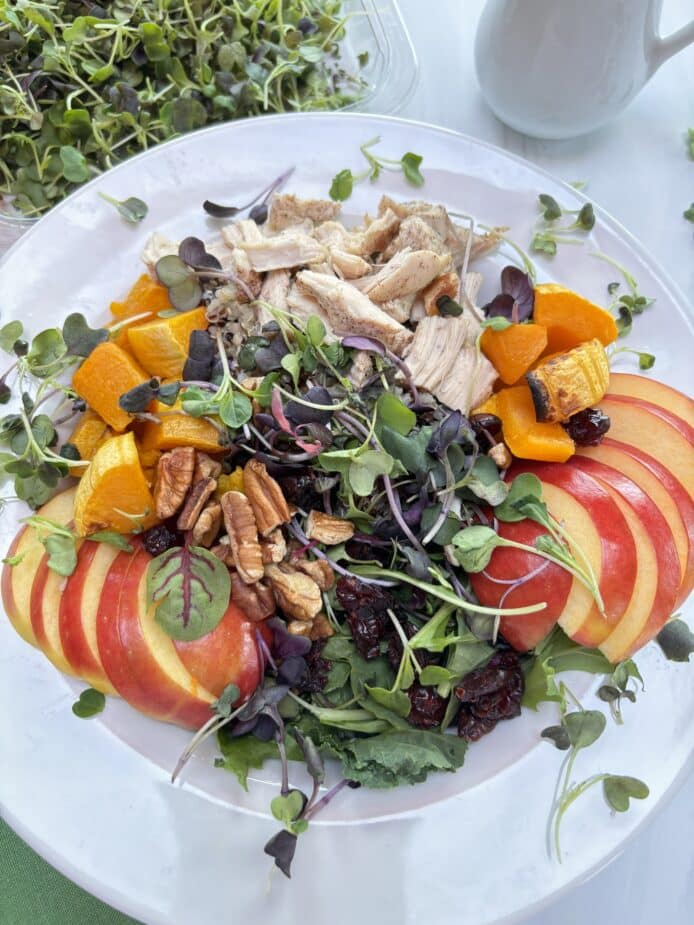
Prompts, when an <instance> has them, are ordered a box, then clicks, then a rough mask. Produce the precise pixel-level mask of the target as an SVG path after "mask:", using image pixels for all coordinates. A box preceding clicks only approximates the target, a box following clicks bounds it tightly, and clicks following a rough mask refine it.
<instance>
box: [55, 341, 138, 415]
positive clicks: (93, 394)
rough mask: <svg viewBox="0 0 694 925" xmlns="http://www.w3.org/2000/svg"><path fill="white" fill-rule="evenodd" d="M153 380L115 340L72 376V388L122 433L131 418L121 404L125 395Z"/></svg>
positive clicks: (104, 346) (89, 357)
mask: <svg viewBox="0 0 694 925" xmlns="http://www.w3.org/2000/svg"><path fill="white" fill-rule="evenodd" d="M150 378H151V377H150V376H149V375H148V373H146V372H145V370H144V369H142V367H141V366H140V365H139V364H138V363H137V362H136V361H135V360H134V359H133V358H132V357H131V356H130V355H129V354H128V353H126V352H125V350H123V349H122V347H119V346H118V345H117V344H114V343H112V342H111V341H106V342H105V343H103V344H99V345H98V347H95V348H94V350H92V352H91V353H90V354H89V356H88V357H87V358H86V360H85V361H84V362H83V363H82V365H81V366H80V367H79V369H78V370H77V371H76V373H75V374H74V376H73V377H72V387H73V389H74V390H75V392H77V394H78V395H79V396H80V398H83V399H84V400H85V401H86V403H87V404H88V405H89V407H90V408H92V410H93V411H96V413H97V414H98V415H100V416H101V417H102V418H103V419H104V421H106V423H107V424H108V425H109V426H110V427H112V428H113V429H114V430H115V431H117V432H121V431H124V430H125V428H126V427H127V426H128V424H130V422H131V417H130V415H129V414H128V413H127V411H123V409H122V408H121V407H120V405H119V404H118V400H119V398H120V397H121V395H123V393H124V392H127V391H129V390H130V389H132V388H134V387H135V386H136V385H140V384H141V383H143V382H147V381H148V380H149V379H150Z"/></svg>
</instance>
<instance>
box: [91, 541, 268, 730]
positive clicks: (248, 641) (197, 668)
mask: <svg viewBox="0 0 694 925" xmlns="http://www.w3.org/2000/svg"><path fill="white" fill-rule="evenodd" d="M150 561H151V557H150V556H149V555H148V553H146V552H145V551H144V550H143V549H142V548H138V549H137V551H136V552H135V553H134V554H128V553H119V554H118V556H117V557H116V559H115V560H114V563H113V565H112V566H111V569H110V570H109V573H108V575H107V578H106V582H105V584H104V589H103V591H102V596H101V601H100V604H99V616H98V619H97V640H98V646H99V654H100V656H101V660H102V663H103V665H104V669H105V670H106V673H107V674H108V676H109V678H110V680H111V682H112V684H113V685H114V687H115V688H116V690H117V691H118V692H119V694H120V695H121V696H122V697H123V698H124V699H125V700H126V701H128V703H130V704H131V705H132V706H134V707H135V708H136V709H138V710H140V711H141V712H143V713H147V714H148V715H150V716H153V717H155V718H157V719H161V720H164V721H166V722H172V723H177V724H178V725H181V726H186V727H188V728H191V729H196V728H198V727H200V726H202V725H203V723H205V722H206V721H207V720H208V719H209V718H210V716H211V715H212V712H211V710H210V704H211V703H212V701H213V700H214V699H215V697H216V696H218V695H219V694H221V692H222V690H223V689H224V688H225V687H226V686H227V685H228V684H232V683H233V684H236V686H237V687H238V688H239V691H240V697H239V699H240V700H245V699H246V698H247V697H249V696H250V695H251V694H252V693H253V691H254V690H255V689H256V687H257V686H258V684H259V683H260V681H261V680H262V671H263V666H262V662H261V658H260V655H259V652H258V646H257V641H256V637H255V632H254V624H252V623H251V622H250V621H248V620H246V619H245V617H244V616H243V614H242V612H241V611H240V610H239V608H238V607H236V606H235V605H233V604H231V605H230V606H229V608H228V609H227V611H226V612H225V614H224V616H223V617H222V619H221V620H220V622H219V623H218V625H217V626H216V627H215V629H214V630H213V631H212V632H211V633H208V634H207V635H205V636H203V637H201V638H200V639H198V640H195V641H193V642H190V643H179V642H177V643H174V641H173V640H172V639H171V638H170V637H169V636H167V634H166V633H165V632H164V630H163V629H162V627H161V626H159V624H158V623H157V622H156V619H155V613H156V608H154V607H147V596H146V581H147V567H148V565H149V562H150ZM114 595H115V596H116V597H117V602H116V605H115V607H114V604H113V600H114ZM109 600H110V601H111V604H110V605H109ZM109 611H110V612H109ZM232 645H233V646H234V650H233V651H231V649H230V650H229V651H226V650H225V647H226V646H232ZM179 653H181V654H179ZM186 662H187V663H188V665H187V664H186ZM188 666H190V668H191V669H192V670H193V671H194V672H195V674H194V673H193V672H192V671H191V670H189V667H188ZM208 679H209V681H208ZM208 683H209V684H210V687H208ZM211 687H212V688H213V689H210V688H211Z"/></svg>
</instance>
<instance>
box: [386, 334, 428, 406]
mask: <svg viewBox="0 0 694 925" xmlns="http://www.w3.org/2000/svg"><path fill="white" fill-rule="evenodd" d="M385 355H386V359H388V360H390V362H391V363H393V364H394V365H395V366H397V367H398V369H399V370H400V372H401V373H402V374H403V376H404V377H405V382H406V383H407V388H408V389H409V390H410V392H411V393H412V402H413V404H412V407H413V408H419V407H420V404H419V392H418V391H417V386H416V385H415V384H414V379H413V378H412V370H411V369H410V367H409V366H408V365H407V363H406V362H405V361H404V360H401V359H400V357H399V356H397V354H395V353H393V352H392V351H391V350H388V348H386V354H385Z"/></svg>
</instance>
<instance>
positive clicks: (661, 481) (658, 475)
mask: <svg viewBox="0 0 694 925" xmlns="http://www.w3.org/2000/svg"><path fill="white" fill-rule="evenodd" d="M634 378H639V377H634ZM576 455H577V456H583V457H586V458H588V459H595V460H597V461H598V462H601V463H604V464H605V465H607V466H612V468H613V469H617V470H618V471H619V472H621V473H622V474H623V475H626V476H627V478H630V479H631V480H632V481H633V482H636V484H637V485H638V486H639V488H641V490H642V491H645V493H646V494H647V495H648V496H649V498H650V499H651V500H652V501H653V502H654V504H655V505H656V506H657V507H658V508H659V510H660V511H661V512H662V514H663V516H664V517H665V520H666V521H667V524H668V526H669V527H670V530H671V532H672V538H673V540H674V542H675V547H676V549H677V555H678V558H679V563H680V590H679V593H678V596H677V600H676V601H675V609H676V608H677V607H679V606H680V604H681V603H682V602H683V601H685V600H686V599H687V597H688V596H689V593H690V592H691V590H692V588H694V502H692V500H691V498H690V497H689V495H688V494H687V492H686V491H685V490H684V488H683V487H682V486H681V485H680V483H679V482H678V481H677V480H676V479H675V478H674V477H673V476H672V475H671V474H670V472H668V471H667V470H666V469H665V468H664V467H663V466H661V465H660V463H658V462H656V460H655V459H653V457H652V456H648V455H647V454H646V453H642V452H641V451H640V450H636V449H634V448H633V447H629V446H628V445H627V444H623V443H619V442H618V441H616V440H611V439H610V438H609V437H606V438H605V439H604V440H603V441H602V443H600V444H599V445H598V446H591V447H578V448H577V449H576ZM574 458H575V457H574Z"/></svg>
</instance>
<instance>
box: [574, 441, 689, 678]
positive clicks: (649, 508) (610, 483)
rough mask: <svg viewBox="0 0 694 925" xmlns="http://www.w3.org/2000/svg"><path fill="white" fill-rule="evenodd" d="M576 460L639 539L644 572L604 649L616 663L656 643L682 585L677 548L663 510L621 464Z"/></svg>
mask: <svg viewBox="0 0 694 925" xmlns="http://www.w3.org/2000/svg"><path fill="white" fill-rule="evenodd" d="M571 465H573V466H577V467H578V468H579V469H580V470H581V471H583V472H588V473H589V474H590V475H591V476H593V477H594V478H596V479H597V480H598V481H599V482H600V483H601V484H602V485H603V486H604V487H605V488H606V489H607V491H608V492H609V493H610V495H611V496H612V498H613V499H614V501H615V502H616V503H617V505H618V506H619V508H620V510H621V511H622V513H623V514H624V516H625V517H626V519H627V522H628V523H629V527H630V529H631V531H632V533H633V535H634V540H635V542H636V552H637V557H638V575H637V579H636V582H635V584H634V587H633V594H632V597H631V601H630V603H629V606H628V607H627V609H626V611H625V613H624V615H623V616H622V619H621V620H620V621H619V623H618V624H617V626H616V627H614V629H613V630H612V632H611V633H610V635H609V636H608V637H607V638H606V639H604V640H601V641H600V649H601V650H602V652H603V653H604V655H605V656H606V657H607V658H609V659H610V661H612V662H619V661H622V659H625V658H628V657H629V656H630V655H632V654H633V653H634V652H635V651H636V650H637V649H640V648H641V646H643V645H645V644H646V643H647V642H650V641H651V640H652V639H653V638H654V637H655V636H656V634H657V633H658V631H659V630H660V629H661V628H662V626H663V625H664V624H665V623H666V622H667V620H668V619H669V617H670V616H671V614H672V611H673V610H674V607H675V601H676V600H677V595H678V592H679V588H680V567H679V559H678V556H677V549H676V547H675V542H674V539H673V536H672V531H671V530H670V528H669V526H668V524H667V521H666V520H665V518H664V517H663V515H662V513H661V511H660V509H659V508H658V507H657V505H656V504H655V503H654V502H653V501H652V500H651V498H649V496H648V495H647V494H646V493H645V492H644V491H642V489H641V488H639V486H638V485H637V484H636V483H635V482H634V481H632V480H631V479H630V478H628V477H627V476H626V475H623V474H622V473H621V472H619V471H618V470H617V469H614V468H612V467H611V466H606V465H605V464H604V463H601V462H598V461H597V460H595V459H590V458H587V457H584V456H576V457H575V458H574V459H572V460H571Z"/></svg>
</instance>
